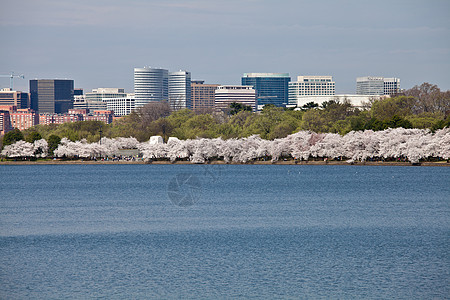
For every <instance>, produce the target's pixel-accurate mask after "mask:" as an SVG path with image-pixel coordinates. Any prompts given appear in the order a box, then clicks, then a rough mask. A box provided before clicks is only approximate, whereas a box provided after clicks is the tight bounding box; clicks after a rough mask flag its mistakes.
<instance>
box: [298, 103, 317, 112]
mask: <svg viewBox="0 0 450 300" xmlns="http://www.w3.org/2000/svg"><path fill="white" fill-rule="evenodd" d="M318 107H319V104H317V103H315V102H308V103H306V104H305V105H303V106H302V110H304V111H305V110H310V109H314V108H318Z"/></svg>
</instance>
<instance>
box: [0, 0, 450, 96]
mask: <svg viewBox="0 0 450 300" xmlns="http://www.w3.org/2000/svg"><path fill="white" fill-rule="evenodd" d="M0 34H1V41H2V42H1V47H0V74H1V75H8V74H10V73H11V72H15V74H23V75H24V76H25V79H15V80H14V88H15V89H17V90H22V91H28V89H29V83H28V80H29V79H34V78H41V79H44V78H69V79H73V80H74V81H75V87H76V88H83V89H84V90H85V92H86V91H90V90H92V89H93V88H99V87H117V88H125V90H126V91H127V92H133V69H134V68H135V67H144V66H150V67H160V68H164V69H168V70H169V71H178V70H187V71H190V72H191V73H192V79H193V80H194V79H195V80H205V83H219V84H240V83H241V82H240V81H241V77H242V75H243V73H251V72H279V73H289V74H290V76H291V78H292V79H293V80H295V79H296V77H297V76H299V75H331V76H333V79H334V81H335V82H336V93H339V94H341V93H355V90H356V77H360V76H383V77H398V78H400V79H401V87H402V88H406V89H408V88H411V87H413V86H415V85H420V84H422V83H423V82H429V83H433V84H436V85H438V86H439V87H440V88H441V89H442V90H450V1H449V0H422V1H418V0H376V1H375V0H371V1H366V0H321V1H313V0H308V1H304V0H226V1H217V0H184V1H182V0H159V1H154V0H89V1H88V0H77V1H73V0H1V1H0ZM0 87H9V78H0Z"/></svg>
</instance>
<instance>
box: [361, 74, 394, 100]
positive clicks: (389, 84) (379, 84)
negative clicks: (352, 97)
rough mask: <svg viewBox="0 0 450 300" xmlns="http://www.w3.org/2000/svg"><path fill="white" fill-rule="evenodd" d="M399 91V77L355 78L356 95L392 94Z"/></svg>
mask: <svg viewBox="0 0 450 300" xmlns="http://www.w3.org/2000/svg"><path fill="white" fill-rule="evenodd" d="M399 92H400V79H399V78H384V77H374V76H365V77H358V78H356V94H357V95H377V96H379V95H392V94H397V93H399Z"/></svg>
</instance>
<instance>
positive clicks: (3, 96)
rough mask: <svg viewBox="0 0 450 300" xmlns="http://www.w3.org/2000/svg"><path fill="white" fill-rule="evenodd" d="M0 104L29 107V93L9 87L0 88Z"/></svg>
mask: <svg viewBox="0 0 450 300" xmlns="http://www.w3.org/2000/svg"><path fill="white" fill-rule="evenodd" d="M0 105H13V106H17V108H29V107H30V94H29V93H25V92H20V91H13V90H12V89H10V88H4V89H1V90H0Z"/></svg>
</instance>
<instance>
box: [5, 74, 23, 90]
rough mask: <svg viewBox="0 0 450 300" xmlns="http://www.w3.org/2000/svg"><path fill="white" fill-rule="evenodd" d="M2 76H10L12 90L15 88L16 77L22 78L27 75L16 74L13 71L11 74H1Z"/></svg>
mask: <svg viewBox="0 0 450 300" xmlns="http://www.w3.org/2000/svg"><path fill="white" fill-rule="evenodd" d="M0 77H9V88H10V89H11V90H13V89H14V78H22V79H24V78H25V76H23V75H14V72H11V74H9V75H0Z"/></svg>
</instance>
